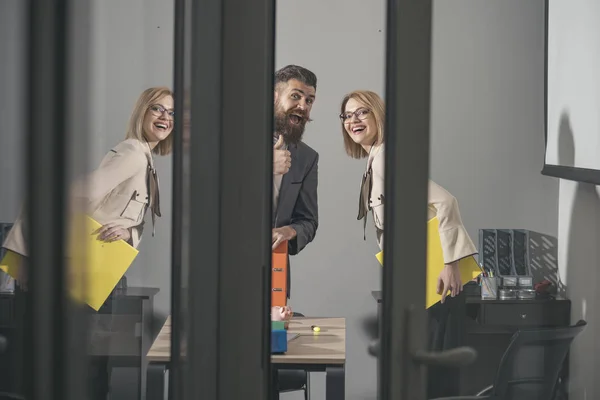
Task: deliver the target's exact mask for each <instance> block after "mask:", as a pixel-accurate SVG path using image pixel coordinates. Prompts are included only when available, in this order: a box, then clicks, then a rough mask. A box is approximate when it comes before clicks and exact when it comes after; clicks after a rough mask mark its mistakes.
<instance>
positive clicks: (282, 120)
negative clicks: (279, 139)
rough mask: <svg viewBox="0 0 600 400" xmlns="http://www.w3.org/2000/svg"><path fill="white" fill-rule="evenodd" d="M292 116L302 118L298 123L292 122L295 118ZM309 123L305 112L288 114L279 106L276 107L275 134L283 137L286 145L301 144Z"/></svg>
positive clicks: (297, 111) (298, 111)
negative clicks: (296, 115) (295, 115)
mask: <svg viewBox="0 0 600 400" xmlns="http://www.w3.org/2000/svg"><path fill="white" fill-rule="evenodd" d="M292 114H298V115H301V116H302V118H301V119H300V121H299V122H298V123H294V122H292V119H293V118H294V117H293V116H292ZM307 122H308V118H306V115H305V113H304V111H300V110H290V111H288V112H286V111H285V110H283V108H282V107H281V106H280V105H279V104H276V105H275V133H276V134H277V135H282V136H283V139H284V140H285V142H286V143H288V144H290V143H292V144H297V143H298V142H300V141H301V140H302V135H303V134H304V128H305V127H306V123H307Z"/></svg>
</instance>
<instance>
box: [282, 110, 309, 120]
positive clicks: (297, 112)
mask: <svg viewBox="0 0 600 400" xmlns="http://www.w3.org/2000/svg"><path fill="white" fill-rule="evenodd" d="M292 114H295V115H298V116H299V117H301V118H302V119H303V120H304V121H305V122H312V119H311V118H308V117H307V116H306V113H305V112H304V111H299V110H290V111H288V112H286V115H287V116H290V115H292Z"/></svg>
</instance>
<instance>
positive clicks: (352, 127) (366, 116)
mask: <svg viewBox="0 0 600 400" xmlns="http://www.w3.org/2000/svg"><path fill="white" fill-rule="evenodd" d="M340 118H341V119H342V123H343V124H344V130H345V131H346V133H347V134H348V136H349V137H350V138H351V139H352V140H353V141H354V143H357V144H359V145H361V146H362V147H363V148H366V147H368V148H370V147H371V145H373V144H374V143H375V141H376V140H377V137H378V134H379V132H378V128H377V121H376V120H375V118H374V116H373V111H372V110H371V109H370V108H368V107H367V106H366V105H365V104H363V103H361V102H360V101H358V100H357V99H355V98H350V99H349V100H348V102H347V103H346V107H344V112H343V113H342V115H341V116H340Z"/></svg>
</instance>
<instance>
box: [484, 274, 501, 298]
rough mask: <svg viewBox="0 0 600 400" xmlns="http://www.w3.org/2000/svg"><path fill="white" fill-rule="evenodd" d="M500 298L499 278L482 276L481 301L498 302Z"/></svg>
mask: <svg viewBox="0 0 600 400" xmlns="http://www.w3.org/2000/svg"><path fill="white" fill-rule="evenodd" d="M497 298H498V278H496V277H489V276H482V277H481V299H482V300H496V299H497Z"/></svg>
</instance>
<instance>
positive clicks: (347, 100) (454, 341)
mask: <svg viewBox="0 0 600 400" xmlns="http://www.w3.org/2000/svg"><path fill="white" fill-rule="evenodd" d="M339 117H340V121H341V128H342V137H343V140H344V147H345V149H346V153H347V154H348V155H349V156H350V157H352V158H367V165H366V169H365V172H364V174H363V178H362V184H361V189H360V198H359V210H358V219H359V220H360V219H364V228H363V229H365V230H366V223H367V214H368V212H369V211H371V212H372V215H373V220H374V223H375V230H376V235H377V243H378V245H379V247H380V249H381V250H383V234H384V226H383V222H384V219H383V216H384V206H385V201H386V199H385V194H384V191H383V189H384V165H385V141H384V126H385V105H384V103H383V100H382V99H381V97H379V95H377V94H376V93H374V92H371V91H366V90H358V91H354V92H352V93H349V94H347V95H346V96H345V97H344V98H343V100H342V103H341V109H340V115H339ZM428 197H429V198H428V219H431V218H433V217H437V218H438V220H439V232H440V239H441V243H442V251H443V256H444V263H445V267H444V269H443V271H442V273H441V274H440V276H439V277H438V294H441V295H442V301H441V303H438V304H436V305H434V306H432V307H431V308H429V311H428V312H429V347H430V350H435V351H440V350H444V349H449V348H453V347H457V346H459V345H460V343H458V341H459V337H458V336H459V334H460V332H458V331H457V329H458V328H459V327H460V325H459V324H460V323H461V318H463V317H464V316H461V315H455V314H457V313H458V314H460V313H461V312H460V307H457V306H459V305H460V302H461V301H464V300H463V296H459V295H460V293H461V291H462V283H461V280H460V272H459V270H458V262H459V260H461V259H462V258H465V257H468V256H471V255H473V254H475V253H476V252H477V251H476V249H475V246H474V244H473V242H472V241H471V238H470V237H469V235H468V234H467V231H466V229H465V227H464V226H463V223H462V219H461V216H460V212H459V209H458V203H457V201H456V199H455V198H454V197H453V196H452V195H451V194H450V193H448V192H447V191H446V190H445V189H444V188H442V187H441V186H439V185H438V184H436V183H435V182H433V181H431V180H430V181H429V196H428ZM405 267H406V268H408V267H409V266H405ZM448 291H449V292H450V296H451V297H450V299H448V298H446V294H447V293H448ZM454 310H458V311H457V312H454ZM458 379H459V376H458V371H452V370H448V369H442V368H436V369H430V370H429V379H428V382H429V384H428V394H427V398H435V397H441V396H454V395H458V394H459V393H458Z"/></svg>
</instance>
